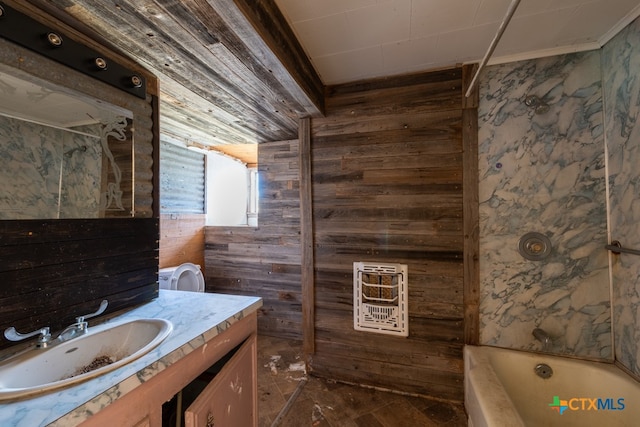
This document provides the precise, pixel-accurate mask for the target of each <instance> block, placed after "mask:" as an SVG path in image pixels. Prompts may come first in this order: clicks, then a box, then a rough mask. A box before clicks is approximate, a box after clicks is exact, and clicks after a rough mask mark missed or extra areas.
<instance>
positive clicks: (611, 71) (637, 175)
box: [602, 20, 640, 376]
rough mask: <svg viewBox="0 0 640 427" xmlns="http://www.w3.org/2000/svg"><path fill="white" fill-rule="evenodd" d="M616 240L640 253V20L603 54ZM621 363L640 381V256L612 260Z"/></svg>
mask: <svg viewBox="0 0 640 427" xmlns="http://www.w3.org/2000/svg"><path fill="white" fill-rule="evenodd" d="M602 66H603V92H604V99H605V103H604V105H605V123H606V127H605V135H606V136H605V139H606V144H607V152H608V174H609V211H610V217H609V218H610V229H611V238H612V240H619V241H620V242H621V243H622V244H623V245H624V246H625V247H629V248H633V249H640V197H639V195H640V75H639V74H638V73H639V70H640V20H636V21H635V22H634V23H632V24H631V25H629V26H627V28H625V29H624V30H623V31H621V32H620V33H619V34H618V35H617V36H616V37H614V38H613V39H612V40H611V41H610V42H609V43H607V44H606V45H605V46H604V48H603V49H602ZM611 270H612V282H613V306H614V310H613V319H614V335H615V340H614V341H615V353H616V359H618V360H619V361H620V362H621V363H622V364H624V365H625V366H626V367H627V368H628V369H629V370H631V371H632V372H634V373H635V374H636V375H639V376H640V314H639V308H640V257H639V256H636V255H628V254H621V255H617V256H612V269H611Z"/></svg>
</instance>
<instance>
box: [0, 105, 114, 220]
mask: <svg viewBox="0 0 640 427" xmlns="http://www.w3.org/2000/svg"><path fill="white" fill-rule="evenodd" d="M0 159H1V160H2V165H3V167H2V168H1V169H0V219H42V218H96V217H98V214H99V202H100V182H101V179H102V177H101V174H102V148H101V146H100V140H99V139H96V138H92V137H89V136H85V135H81V134H76V133H70V132H66V131H63V130H59V129H55V128H52V127H48V126H41V125H37V124H34V123H30V122H26V121H22V120H17V119H8V118H6V117H0Z"/></svg>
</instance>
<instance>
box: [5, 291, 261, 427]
mask: <svg viewBox="0 0 640 427" xmlns="http://www.w3.org/2000/svg"><path fill="white" fill-rule="evenodd" d="M261 306H262V299H261V298H258V297H247V296H238V295H226V294H210V293H196V292H183V291H167V290H162V289H161V290H160V295H159V297H158V298H157V299H155V300H153V301H151V302H149V303H147V304H144V305H142V306H140V307H137V308H135V309H133V310H131V311H128V312H126V313H125V314H123V315H121V316H118V317H115V318H113V319H111V320H109V322H120V321H123V320H131V319H140V318H162V319H167V320H169V321H171V323H173V331H172V332H171V334H170V335H169V336H168V337H167V338H166V339H165V340H164V341H163V342H162V343H161V344H160V345H159V346H158V347H156V348H155V349H153V350H151V351H150V352H149V353H147V354H145V355H144V356H142V357H140V358H139V359H137V360H135V361H133V362H131V363H129V364H128V365H125V366H123V367H121V368H118V369H116V370H114V371H112V372H110V373H108V374H105V375H103V376H101V377H97V378H94V379H91V380H88V381H85V382H82V383H79V384H77V385H73V386H69V387H65V388H62V389H59V390H54V391H51V392H49V393H46V394H42V395H39V396H35V397H32V398H26V399H24V400H16V401H10V402H6V403H0V425H1V426H16V427H34V426H45V425H52V426H59V427H62V426H64V427H68V426H74V425H77V424H79V423H81V422H82V421H84V420H85V419H87V418H88V417H89V416H91V414H92V413H95V412H97V411H99V410H100V409H102V408H104V407H105V406H107V405H109V403H111V402H112V401H114V400H116V399H118V398H120V397H122V396H123V395H125V394H127V393H128V392H130V391H131V390H133V389H135V388H136V387H137V386H139V385H140V384H142V383H144V382H145V381H147V380H148V379H150V378H152V377H153V376H154V375H156V374H157V373H159V372H161V371H163V370H164V369H165V368H167V367H168V366H170V365H172V364H173V363H175V362H177V361H179V360H180V359H181V358H183V357H184V356H186V355H187V354H189V353H191V352H192V351H193V350H194V349H196V348H198V347H200V346H202V345H203V344H204V343H205V342H207V341H209V340H211V339H212V338H213V337H215V336H216V335H218V334H220V333H222V332H223V331H224V330H226V329H228V328H229V327H230V326H232V325H233V324H234V323H236V322H237V321H239V320H240V319H242V318H243V317H245V316H247V315H249V314H251V313H253V312H254V311H256V310H257V309H258V308H260V307H261ZM89 327H90V328H91V323H89Z"/></svg>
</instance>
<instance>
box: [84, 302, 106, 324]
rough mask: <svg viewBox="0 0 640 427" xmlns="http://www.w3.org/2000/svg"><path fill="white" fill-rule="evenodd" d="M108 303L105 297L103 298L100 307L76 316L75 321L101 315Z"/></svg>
mask: <svg viewBox="0 0 640 427" xmlns="http://www.w3.org/2000/svg"><path fill="white" fill-rule="evenodd" d="M108 305H109V302H108V301H107V300H106V299H103V300H102V302H101V303H100V307H99V308H98V311H96V312H95V313H90V314H85V315H84V316H78V317H76V323H83V322H84V321H85V320H86V319H91V318H92V317H96V316H99V315H101V314H102V313H104V311H105V310H106V309H107V306H108Z"/></svg>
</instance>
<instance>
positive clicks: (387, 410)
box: [258, 336, 467, 427]
mask: <svg viewBox="0 0 640 427" xmlns="http://www.w3.org/2000/svg"><path fill="white" fill-rule="evenodd" d="M294 394H296V395H297V396H296V397H295V398H294V399H291V400H292V402H290V403H289V404H287V402H288V401H289V398H290V397H291V396H292V395H294ZM258 399H259V400H258V410H259V423H258V424H259V426H260V427H271V426H273V427H276V426H277V427H307V426H309V427H365V426H366V427H423V426H424V427H431V426H444V427H458V426H460V427H462V426H466V425H467V420H466V415H465V413H464V407H463V406H462V404H455V403H449V402H440V401H434V400H429V399H423V398H419V397H411V396H402V395H399V394H395V393H387V392H382V391H377V390H372V389H367V388H362V387H357V386H351V385H346V384H341V383H336V382H333V381H327V380H323V379H320V378H315V377H312V376H307V375H305V372H304V362H303V360H302V357H301V343H300V342H298V341H290V340H285V339H281V338H273V337H267V336H259V337H258ZM285 406H287V407H288V410H287V411H285V412H286V414H285V415H284V416H282V410H283V408H284V407H285Z"/></svg>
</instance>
